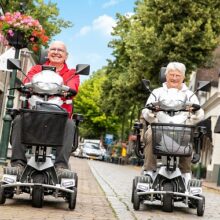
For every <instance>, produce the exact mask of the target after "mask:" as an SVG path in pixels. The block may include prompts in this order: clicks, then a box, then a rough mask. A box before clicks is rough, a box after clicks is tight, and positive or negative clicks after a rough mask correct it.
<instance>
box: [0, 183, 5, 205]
mask: <svg viewBox="0 0 220 220" xmlns="http://www.w3.org/2000/svg"><path fill="white" fill-rule="evenodd" d="M5 201H6V197H5V192H4V188H3V187H2V185H1V184H0V204H1V205H2V204H5Z"/></svg>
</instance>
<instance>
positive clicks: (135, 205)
mask: <svg viewBox="0 0 220 220" xmlns="http://www.w3.org/2000/svg"><path fill="white" fill-rule="evenodd" d="M140 203H141V202H140V197H139V196H138V194H137V189H135V190H134V202H133V208H134V210H136V211H137V210H139V209H140Z"/></svg>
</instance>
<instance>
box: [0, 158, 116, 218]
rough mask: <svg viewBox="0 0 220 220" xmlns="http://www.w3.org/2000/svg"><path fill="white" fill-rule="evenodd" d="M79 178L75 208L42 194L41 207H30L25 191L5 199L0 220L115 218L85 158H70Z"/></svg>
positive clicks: (0, 207) (0, 212)
mask: <svg viewBox="0 0 220 220" xmlns="http://www.w3.org/2000/svg"><path fill="white" fill-rule="evenodd" d="M70 163H71V167H72V168H73V169H74V170H76V172H77V174H78V177H79V184H78V196H77V204H76V209H75V210H74V211H69V210H68V204H67V203H66V202H65V201H64V200H63V199H61V198H60V199H58V200H56V199H55V198H54V197H45V200H44V206H43V208H40V209H38V208H33V207H32V206H31V200H30V198H29V196H28V195H27V194H26V195H25V194H24V195H19V196H15V198H16V199H7V201H6V203H5V204H4V205H1V206H0V220H73V219H74V220H116V219H117V217H116V215H115V213H114V211H113V209H112V207H111V205H110V203H109V202H108V200H107V199H106V197H105V194H104V192H103V190H102V189H101V187H100V186H99V184H98V183H97V181H96V179H95V178H94V176H93V175H92V172H91V170H90V168H89V166H88V163H87V160H82V159H77V158H71V160H70ZM1 172H2V169H0V175H1Z"/></svg>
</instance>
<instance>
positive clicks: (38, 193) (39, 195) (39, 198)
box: [32, 186, 44, 208]
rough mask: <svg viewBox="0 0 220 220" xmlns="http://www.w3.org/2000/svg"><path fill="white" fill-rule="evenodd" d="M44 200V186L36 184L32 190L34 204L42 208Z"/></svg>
mask: <svg viewBox="0 0 220 220" xmlns="http://www.w3.org/2000/svg"><path fill="white" fill-rule="evenodd" d="M43 201H44V188H43V187H42V186H34V187H33V191H32V206H33V207H35V208H42V207H43Z"/></svg>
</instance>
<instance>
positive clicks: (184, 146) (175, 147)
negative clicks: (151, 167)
mask: <svg viewBox="0 0 220 220" xmlns="http://www.w3.org/2000/svg"><path fill="white" fill-rule="evenodd" d="M151 128H152V143H153V153H154V154H155V155H162V156H180V157H181V156H190V155H191V154H192V149H193V140H194V128H195V127H194V126H192V125H180V124H167V123H166V124H165V123H152V124H151Z"/></svg>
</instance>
